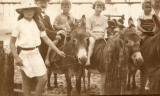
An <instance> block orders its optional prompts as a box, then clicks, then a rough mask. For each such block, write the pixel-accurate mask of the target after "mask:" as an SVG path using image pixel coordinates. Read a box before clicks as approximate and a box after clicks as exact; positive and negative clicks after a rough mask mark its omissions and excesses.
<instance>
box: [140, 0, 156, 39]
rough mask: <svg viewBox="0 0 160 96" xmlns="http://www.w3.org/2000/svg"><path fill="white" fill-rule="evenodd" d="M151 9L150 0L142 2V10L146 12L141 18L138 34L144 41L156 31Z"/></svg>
mask: <svg viewBox="0 0 160 96" xmlns="http://www.w3.org/2000/svg"><path fill="white" fill-rule="evenodd" d="M151 7H152V6H151V1H150V0H144V1H143V2H142V9H143V11H144V12H143V13H142V14H141V15H140V16H139V18H138V24H137V29H138V34H139V35H140V36H141V38H142V39H144V37H146V35H153V34H154V31H155V29H156V26H155V24H154V21H153V20H152V14H151V11H152V8H151Z"/></svg>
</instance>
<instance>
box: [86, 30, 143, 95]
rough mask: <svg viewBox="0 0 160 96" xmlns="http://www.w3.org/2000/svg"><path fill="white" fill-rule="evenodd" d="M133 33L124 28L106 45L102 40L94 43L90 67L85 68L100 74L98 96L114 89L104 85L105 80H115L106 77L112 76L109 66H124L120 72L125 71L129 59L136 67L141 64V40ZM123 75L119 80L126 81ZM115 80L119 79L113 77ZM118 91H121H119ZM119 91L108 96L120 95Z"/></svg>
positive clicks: (133, 31)
mask: <svg viewBox="0 0 160 96" xmlns="http://www.w3.org/2000/svg"><path fill="white" fill-rule="evenodd" d="M135 32H136V30H135V29H129V28H126V29H124V30H123V32H119V33H118V34H116V35H115V36H112V37H111V38H109V39H108V42H107V43H105V42H104V40H99V41H97V42H96V44H95V48H94V51H93V55H92V57H91V65H90V66H87V67H86V68H87V70H88V71H89V72H91V73H95V74H101V89H100V95H104V94H109V93H110V92H109V90H111V89H112V87H115V86H114V85H107V84H106V82H107V80H110V81H112V80H115V79H113V77H109V76H110V75H107V74H112V73H111V72H112V71H111V70H110V69H112V68H111V67H109V66H124V67H125V68H123V67H121V68H122V71H126V66H125V64H126V62H128V60H129V58H130V59H132V60H133V61H134V64H136V65H140V64H141V63H142V62H143V58H142V56H141V53H140V41H141V38H140V37H139V36H138V35H137V34H136V33H135ZM124 63H125V64H124ZM108 68H110V69H108ZM113 68H114V67H113ZM118 70H119V69H118ZM124 75H125V76H124V77H123V78H122V77H121V79H123V80H126V76H127V73H126V74H124ZM111 78H112V79H111ZM115 78H119V77H118V76H117V75H115ZM117 80H118V79H117ZM112 82H113V81H112ZM116 83H117V82H115V84H116ZM106 86H110V89H107V88H108V87H106ZM124 86H126V84H124ZM119 91H121V89H120V90H119ZM119 91H118V90H117V93H110V95H111V94H120V92H119Z"/></svg>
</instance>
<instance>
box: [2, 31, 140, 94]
mask: <svg viewBox="0 0 160 96" xmlns="http://www.w3.org/2000/svg"><path fill="white" fill-rule="evenodd" d="M1 40H3V41H4V49H5V51H6V52H10V50H9V46H8V45H9V40H10V34H0V41H1ZM86 73H87V71H86ZM57 77H58V80H57V81H58V88H53V90H47V87H45V91H44V93H48V94H55V95H59V96H61V95H66V93H67V90H66V86H67V85H66V80H65V77H64V75H63V74H58V76H57ZM14 82H15V83H21V82H22V77H21V73H20V71H19V69H18V67H17V66H15V75H14ZM100 82H101V81H100V75H99V74H92V75H91V85H90V91H88V87H87V84H88V80H87V75H86V79H85V84H86V89H87V91H84V88H83V87H84V86H83V80H82V92H81V93H82V95H99V91H100ZM136 83H137V86H139V71H138V72H137V74H136ZM51 85H52V86H53V87H54V76H53V74H52V76H51ZM72 86H73V90H72V95H73V96H74V94H76V89H75V77H72ZM127 94H137V90H133V91H129V92H127Z"/></svg>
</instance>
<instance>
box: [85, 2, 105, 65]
mask: <svg viewBox="0 0 160 96" xmlns="http://www.w3.org/2000/svg"><path fill="white" fill-rule="evenodd" d="M92 8H93V9H94V10H95V12H94V14H93V15H92V16H91V17H90V18H89V19H87V22H86V28H87V32H88V33H89V35H90V37H89V47H88V57H87V62H86V66H89V65H90V57H91V56H92V53H93V48H94V44H95V42H96V40H99V39H104V38H105V37H106V38H107V33H106V28H107V27H108V24H107V18H105V17H104V16H102V15H101V12H102V11H103V10H105V3H104V2H102V1H101V0H96V1H95V2H94V3H93V7H92Z"/></svg>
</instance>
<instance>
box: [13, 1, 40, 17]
mask: <svg viewBox="0 0 160 96" xmlns="http://www.w3.org/2000/svg"><path fill="white" fill-rule="evenodd" d="M27 8H34V9H35V14H40V13H41V12H42V10H41V8H40V7H38V6H37V5H36V4H35V2H34V0H21V6H20V7H19V8H17V9H16V12H17V13H19V14H21V13H22V10H23V9H27Z"/></svg>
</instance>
